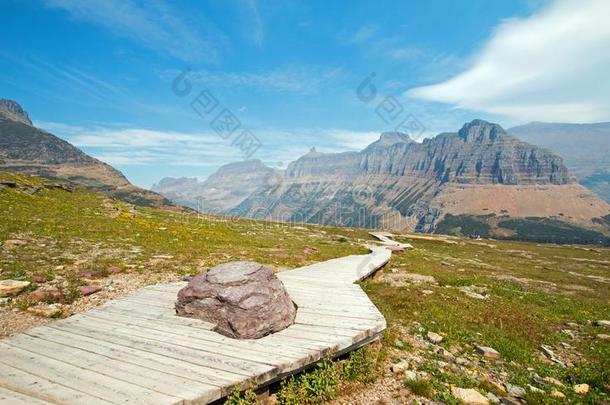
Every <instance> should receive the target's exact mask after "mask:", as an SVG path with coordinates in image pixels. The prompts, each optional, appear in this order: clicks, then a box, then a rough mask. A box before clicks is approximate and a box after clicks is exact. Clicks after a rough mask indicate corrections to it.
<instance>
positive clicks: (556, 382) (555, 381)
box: [543, 377, 564, 387]
mask: <svg viewBox="0 0 610 405" xmlns="http://www.w3.org/2000/svg"><path fill="white" fill-rule="evenodd" d="M543 380H544V381H545V382H548V383H549V384H553V385H556V386H558V387H563V386H564V385H563V383H562V382H561V381H559V380H558V379H556V378H553V377H544V379H543Z"/></svg>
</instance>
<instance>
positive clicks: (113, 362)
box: [9, 335, 216, 400]
mask: <svg viewBox="0 0 610 405" xmlns="http://www.w3.org/2000/svg"><path fill="white" fill-rule="evenodd" d="M76 339H77V338H75V340H76ZM9 344H10V345H11V346H13V347H18V348H19V349H22V350H27V351H28V352H30V353H34V354H38V355H41V356H44V357H48V358H50V359H55V360H58V361H61V362H64V363H66V364H70V365H73V366H76V367H81V368H86V369H87V370H91V371H94V372H96V373H99V374H101V375H105V376H107V377H112V378H116V379H118V380H121V381H123V382H126V383H129V384H133V385H135V386H139V387H142V388H146V389H150V390H151V391H155V392H158V393H161V394H167V395H168V396H174V397H178V398H183V399H189V400H194V399H197V398H199V397H200V396H203V395H202V393H203V394H205V393H207V392H210V394H211V395H208V397H207V398H206V399H211V398H212V396H213V394H214V391H215V390H216V387H214V386H212V385H208V384H204V383H200V382H194V381H192V380H188V381H187V380H185V379H184V378H181V377H177V376H174V375H171V374H167V373H164V372H162V371H158V370H155V369H150V368H145V367H142V366H140V365H135V364H131V363H127V362H124V361H122V360H119V359H114V358H111V357H107V356H103V355H100V354H97V353H93V352H88V351H85V350H81V349H75V348H74V347H72V346H64V345H62V344H59V343H54V342H51V341H48V340H41V339H39V338H37V337H33V336H29V335H18V336H16V337H14V338H13V339H11V341H10V342H9Z"/></svg>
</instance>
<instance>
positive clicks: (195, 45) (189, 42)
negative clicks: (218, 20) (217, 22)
mask: <svg viewBox="0 0 610 405" xmlns="http://www.w3.org/2000/svg"><path fill="white" fill-rule="evenodd" d="M45 1H46V4H47V6H48V7H52V8H57V9H62V10H65V11H67V12H68V13H69V14H70V16H71V17H72V18H74V19H75V20H79V21H86V22H90V23H93V24H97V25H99V26H101V27H104V28H105V29H107V30H109V31H110V32H112V33H113V34H115V35H117V36H121V37H125V38H129V39H131V40H134V41H136V42H137V43H139V44H141V45H144V46H146V47H148V48H151V49H154V50H157V51H161V52H164V53H167V54H170V55H173V56H174V57H177V58H179V59H181V60H185V61H216V60H217V57H218V46H217V45H216V44H215V42H216V41H218V40H219V39H220V38H221V35H220V33H219V32H218V30H216V29H215V28H214V27H213V25H212V24H210V23H209V22H208V21H199V22H198V24H197V25H196V26H195V25H194V24H193V25H188V24H186V23H185V22H183V18H181V17H180V16H179V14H178V13H177V12H176V11H175V10H173V9H172V8H171V7H170V6H169V5H168V4H166V3H165V2H164V1H163V0H155V1H149V2H139V1H136V0H86V1H83V0H45ZM195 27H197V28H195ZM200 31H203V32H204V34H203V35H202V34H201V33H200Z"/></svg>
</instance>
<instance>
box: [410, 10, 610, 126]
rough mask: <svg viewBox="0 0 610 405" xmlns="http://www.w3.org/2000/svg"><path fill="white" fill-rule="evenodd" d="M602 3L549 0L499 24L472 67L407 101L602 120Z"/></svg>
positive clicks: (607, 111) (606, 106) (523, 117)
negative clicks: (528, 13)
mask: <svg viewBox="0 0 610 405" xmlns="http://www.w3.org/2000/svg"><path fill="white" fill-rule="evenodd" d="M608 16H610V2H609V1H607V0H583V1H573V0H556V1H554V2H553V3H552V4H550V5H549V6H548V7H546V8H544V9H542V10H541V11H540V12H538V13H536V14H534V15H532V16H530V17H527V18H522V19H511V20H507V21H505V22H503V23H502V24H500V26H499V27H498V28H497V29H496V30H495V32H494V34H493V35H492V37H491V38H490V39H489V41H488V42H487V44H486V45H485V46H484V47H483V49H482V50H481V51H480V52H479V53H478V54H477V55H476V57H475V58H474V60H473V64H472V66H471V67H470V68H468V69H467V70H465V71H464V72H462V73H460V74H458V75H456V76H455V77H453V78H451V79H449V80H447V81H444V82H441V83H438V84H434V85H430V86H425V87H419V88H415V89H411V90H410V91H408V92H407V93H406V95H407V96H409V97H414V98H419V99H424V100H429V101H439V102H444V103H448V104H451V105H454V106H456V107H458V108H462V109H470V110H476V111H485V112H489V113H494V114H501V115H504V116H508V117H510V118H513V119H516V120H520V121H530V120H540V121H562V122H591V121H600V120H610V52H608V44H610V24H608Z"/></svg>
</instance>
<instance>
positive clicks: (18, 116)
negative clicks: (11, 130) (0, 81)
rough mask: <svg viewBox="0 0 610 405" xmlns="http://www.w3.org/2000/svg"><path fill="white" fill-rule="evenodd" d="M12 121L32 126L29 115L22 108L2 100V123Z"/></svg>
mask: <svg viewBox="0 0 610 405" xmlns="http://www.w3.org/2000/svg"><path fill="white" fill-rule="evenodd" d="M5 120H10V121H14V122H20V123H22V124H25V125H32V121H30V117H29V116H28V113H27V112H26V111H25V110H24V109H23V108H21V106H20V105H19V104H18V103H17V102H15V101H13V100H7V99H4V98H1V99H0V121H5Z"/></svg>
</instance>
